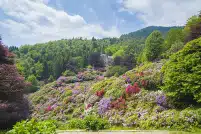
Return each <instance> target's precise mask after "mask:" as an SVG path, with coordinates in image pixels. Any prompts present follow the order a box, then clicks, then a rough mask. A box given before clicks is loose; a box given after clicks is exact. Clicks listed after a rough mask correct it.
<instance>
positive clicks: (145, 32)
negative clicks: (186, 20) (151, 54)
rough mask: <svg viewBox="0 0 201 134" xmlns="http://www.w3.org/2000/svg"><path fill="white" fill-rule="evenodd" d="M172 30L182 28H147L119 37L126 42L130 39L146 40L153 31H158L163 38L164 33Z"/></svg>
mask: <svg viewBox="0 0 201 134" xmlns="http://www.w3.org/2000/svg"><path fill="white" fill-rule="evenodd" d="M172 28H179V29H182V28H183V27H176V26H173V27H162V26H149V27H145V28H143V29H140V30H137V31H135V32H131V33H128V34H124V35H121V37H120V39H122V40H127V39H132V38H146V37H148V36H149V35H150V34H151V33H152V32H153V31H155V30H158V31H160V32H161V33H162V34H163V35H164V36H165V35H166V33H167V32H168V31H169V30H170V29H172Z"/></svg>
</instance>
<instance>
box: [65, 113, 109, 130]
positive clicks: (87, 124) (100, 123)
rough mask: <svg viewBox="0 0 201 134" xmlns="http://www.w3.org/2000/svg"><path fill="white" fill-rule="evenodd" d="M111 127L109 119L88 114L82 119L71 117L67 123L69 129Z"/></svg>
mask: <svg viewBox="0 0 201 134" xmlns="http://www.w3.org/2000/svg"><path fill="white" fill-rule="evenodd" d="M106 128H109V123H108V121H107V120H105V119H102V118H98V117H97V116H95V115H89V116H86V117H85V118H84V119H83V120H82V119H71V120H70V121H69V122H68V124H67V129H86V130H93V131H98V130H102V129H106Z"/></svg>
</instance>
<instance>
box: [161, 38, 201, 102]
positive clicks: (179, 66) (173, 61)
mask: <svg viewBox="0 0 201 134" xmlns="http://www.w3.org/2000/svg"><path fill="white" fill-rule="evenodd" d="M200 70H201V38H199V39H196V40H193V41H191V42H189V43H188V44H186V46H185V47H184V48H183V49H182V50H181V51H179V52H177V53H176V54H174V55H172V56H171V58H170V61H168V62H167V63H166V64H165V65H164V67H163V72H164V86H163V87H162V89H163V90H165V91H167V92H168V95H169V96H171V97H174V98H175V99H179V100H182V101H185V102H192V101H193V100H195V101H197V102H199V103H200V102H201V90H200V89H201V77H200V76H201V71H200Z"/></svg>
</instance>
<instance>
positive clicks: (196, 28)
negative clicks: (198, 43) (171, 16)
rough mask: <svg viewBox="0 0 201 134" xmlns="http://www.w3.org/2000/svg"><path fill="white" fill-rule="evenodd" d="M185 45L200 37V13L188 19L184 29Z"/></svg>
mask: <svg viewBox="0 0 201 134" xmlns="http://www.w3.org/2000/svg"><path fill="white" fill-rule="evenodd" d="M184 33H185V43H187V42H189V41H191V40H194V39H197V38H199V37H200V36H201V12H200V14H199V15H194V16H192V17H191V18H189V19H188V21H187V23H186V26H185V28H184Z"/></svg>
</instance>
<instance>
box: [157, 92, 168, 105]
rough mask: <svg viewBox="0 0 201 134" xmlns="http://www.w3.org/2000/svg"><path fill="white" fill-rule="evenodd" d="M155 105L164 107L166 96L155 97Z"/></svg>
mask: <svg viewBox="0 0 201 134" xmlns="http://www.w3.org/2000/svg"><path fill="white" fill-rule="evenodd" d="M156 104H157V105H159V106H165V105H166V104H167V100H166V96H165V95H158V96H156Z"/></svg>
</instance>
